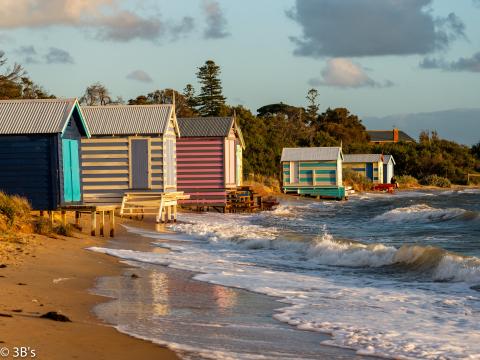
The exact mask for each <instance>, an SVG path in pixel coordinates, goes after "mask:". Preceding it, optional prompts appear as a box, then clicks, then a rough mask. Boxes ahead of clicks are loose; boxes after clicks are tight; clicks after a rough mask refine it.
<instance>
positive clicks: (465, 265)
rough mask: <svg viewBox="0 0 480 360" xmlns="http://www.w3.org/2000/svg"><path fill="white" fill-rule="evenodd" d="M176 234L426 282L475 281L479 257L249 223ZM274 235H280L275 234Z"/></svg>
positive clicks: (195, 227)
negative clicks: (297, 235) (303, 235)
mask: <svg viewBox="0 0 480 360" xmlns="http://www.w3.org/2000/svg"><path fill="white" fill-rule="evenodd" d="M173 229H174V230H175V231H178V232H183V233H186V234H188V235H190V236H194V237H197V238H201V239H204V240H207V241H208V242H209V243H210V244H211V245H212V246H221V247H237V248H242V249H247V250H275V251H281V252H282V253H284V254H288V255H289V256H290V258H291V256H295V259H296V260H297V261H299V260H301V261H305V262H309V264H310V265H311V264H312V263H313V264H317V265H328V266H341V267H354V268H355V267H363V268H368V267H370V268H380V267H387V266H390V267H395V269H394V270H395V271H401V272H404V273H407V272H414V273H417V274H421V275H422V276H423V277H425V276H428V277H429V278H430V280H432V281H451V282H468V283H475V284H478V283H480V259H478V258H476V257H466V256H460V255H456V254H453V253H450V252H448V251H446V250H443V249H441V248H438V247H434V246H419V245H404V246H402V247H400V248H396V247H394V246H389V245H385V244H381V243H376V244H363V243H360V242H355V241H348V240H342V239H335V238H334V237H333V236H332V235H331V234H329V233H328V232H327V231H326V229H325V228H323V231H322V234H321V235H319V236H317V237H315V238H313V239H311V238H310V239H290V240H288V239H287V237H288V235H286V234H281V231H280V230H279V229H277V228H273V227H271V228H265V227H260V226H256V225H251V224H248V225H247V224H232V223H214V224H209V223H205V222H202V223H194V224H179V225H175V226H173ZM280 235H282V237H281V238H280Z"/></svg>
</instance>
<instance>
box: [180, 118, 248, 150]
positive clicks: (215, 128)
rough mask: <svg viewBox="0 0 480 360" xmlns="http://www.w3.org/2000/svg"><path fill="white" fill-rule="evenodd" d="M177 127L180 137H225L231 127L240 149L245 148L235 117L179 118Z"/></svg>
mask: <svg viewBox="0 0 480 360" xmlns="http://www.w3.org/2000/svg"><path fill="white" fill-rule="evenodd" d="M178 126H179V128H180V134H181V136H182V137H227V136H228V135H229V134H230V130H231V129H232V127H233V128H234V130H235V131H236V132H237V136H238V138H239V139H240V142H241V143H242V147H245V143H244V140H243V135H242V132H241V130H240V127H238V124H237V122H236V120H235V117H191V118H179V119H178Z"/></svg>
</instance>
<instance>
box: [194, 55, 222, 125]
mask: <svg viewBox="0 0 480 360" xmlns="http://www.w3.org/2000/svg"><path fill="white" fill-rule="evenodd" d="M220 72H221V71H220V67H219V66H218V65H216V64H215V62H214V61H212V60H208V61H207V62H205V65H203V66H201V67H200V68H199V69H198V72H197V78H198V82H199V83H200V85H201V90H200V91H201V92H200V95H198V97H197V99H196V100H197V106H198V112H199V113H200V115H201V116H218V115H219V113H220V111H221V109H222V107H223V106H224V105H225V100H226V99H225V97H224V96H223V94H222V81H221V80H220V79H219V75H220Z"/></svg>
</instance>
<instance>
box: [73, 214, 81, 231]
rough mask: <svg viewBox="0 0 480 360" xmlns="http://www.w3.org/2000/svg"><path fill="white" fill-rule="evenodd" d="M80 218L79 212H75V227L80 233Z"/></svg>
mask: <svg viewBox="0 0 480 360" xmlns="http://www.w3.org/2000/svg"><path fill="white" fill-rule="evenodd" d="M80 216H81V212H80V211H75V226H76V227H77V229H78V230H80V231H82V227H81V226H80Z"/></svg>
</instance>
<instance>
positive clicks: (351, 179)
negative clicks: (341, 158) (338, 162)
mask: <svg viewBox="0 0 480 360" xmlns="http://www.w3.org/2000/svg"><path fill="white" fill-rule="evenodd" d="M343 185H345V186H351V187H352V188H353V190H355V191H367V190H371V189H372V188H373V183H372V181H371V180H370V179H368V178H367V177H365V176H364V175H362V174H360V173H358V172H356V171H354V170H352V169H344V170H343Z"/></svg>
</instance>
